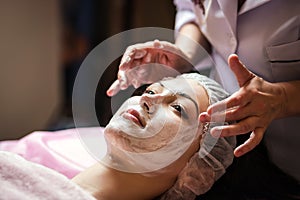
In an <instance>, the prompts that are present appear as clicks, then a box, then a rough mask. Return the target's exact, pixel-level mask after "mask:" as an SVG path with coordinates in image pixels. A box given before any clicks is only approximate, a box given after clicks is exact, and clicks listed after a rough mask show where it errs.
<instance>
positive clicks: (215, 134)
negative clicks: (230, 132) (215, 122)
mask: <svg viewBox="0 0 300 200" xmlns="http://www.w3.org/2000/svg"><path fill="white" fill-rule="evenodd" d="M221 132H222V127H214V128H212V129H211V131H210V134H211V135H212V136H213V137H220V135H221Z"/></svg>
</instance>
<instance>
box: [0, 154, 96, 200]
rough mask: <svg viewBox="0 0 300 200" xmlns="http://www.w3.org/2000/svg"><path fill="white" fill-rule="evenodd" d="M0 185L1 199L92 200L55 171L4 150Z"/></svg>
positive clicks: (1, 155)
mask: <svg viewBox="0 0 300 200" xmlns="http://www.w3.org/2000/svg"><path fill="white" fill-rule="evenodd" d="M0 185H1V197H0V198H1V199H3V200H5V199H7V200H10V199H22V200H32V199H70V200H95V198H94V197H92V196H91V195H90V194H89V193H87V192H86V191H84V190H83V189H81V188H80V187H79V186H78V185H76V184H75V183H73V182H72V181H70V180H69V179H67V178H66V177H65V176H63V175H61V174H59V173H57V172H56V171H54V170H51V169H49V168H46V167H44V166H42V165H39V164H36V163H32V162H28V161H26V160H25V159H23V158H21V157H20V156H18V155H16V154H13V153H10V152H4V151H0Z"/></svg>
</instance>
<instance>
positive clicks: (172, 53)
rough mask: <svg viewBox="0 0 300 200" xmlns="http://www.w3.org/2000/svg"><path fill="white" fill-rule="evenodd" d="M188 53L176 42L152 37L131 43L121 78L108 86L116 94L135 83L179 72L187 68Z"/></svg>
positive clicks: (120, 74) (137, 84)
mask: <svg viewBox="0 0 300 200" xmlns="http://www.w3.org/2000/svg"><path fill="white" fill-rule="evenodd" d="M187 60H188V58H187V56H186V55H185V54H184V53H183V52H182V51H181V50H180V49H179V48H178V47H177V46H176V45H174V44H172V43H170V42H166V41H158V40H155V41H151V42H146V43H142V44H135V45H132V46H129V47H128V48H127V49H126V51H125V53H124V55H123V57H122V60H121V63H120V66H119V72H118V79H117V80H116V81H115V82H114V83H113V84H112V85H111V86H110V88H109V89H108V90H107V95H108V96H113V95H115V94H116V93H118V92H119V91H120V90H124V89H126V88H127V87H128V86H130V85H133V86H134V87H135V88H137V87H139V86H140V85H142V84H145V83H153V82H155V81H158V80H160V79H161V78H163V77H166V76H175V75H177V74H179V72H183V71H184V70H187V69H188V67H187V66H189V62H188V61H187Z"/></svg>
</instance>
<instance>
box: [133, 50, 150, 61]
mask: <svg viewBox="0 0 300 200" xmlns="http://www.w3.org/2000/svg"><path fill="white" fill-rule="evenodd" d="M146 54H147V50H146V49H136V50H135V52H134V54H133V55H132V56H131V57H132V58H133V59H141V58H143V57H144V56H145V55H146Z"/></svg>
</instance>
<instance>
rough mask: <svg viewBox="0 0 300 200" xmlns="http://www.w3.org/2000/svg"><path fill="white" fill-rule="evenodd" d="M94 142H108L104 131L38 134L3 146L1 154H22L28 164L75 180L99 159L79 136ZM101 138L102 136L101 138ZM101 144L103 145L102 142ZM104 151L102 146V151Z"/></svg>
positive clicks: (84, 130)
mask: <svg viewBox="0 0 300 200" xmlns="http://www.w3.org/2000/svg"><path fill="white" fill-rule="evenodd" d="M78 130H80V134H82V133H84V135H85V137H87V138H89V139H91V140H93V139H94V138H96V139H97V140H99V137H100V139H102V140H104V138H103V128H100V127H96V128H80V129H68V130H62V131H54V132H45V131H36V132H33V133H31V134H29V135H27V136H25V137H23V138H21V139H20V140H13V141H2V142H0V150H2V151H9V152H13V153H16V154H19V155H20V156H22V157H23V158H25V159H26V160H29V161H32V162H35V163H39V164H41V165H44V166H46V167H48V168H51V169H53V170H55V171H57V172H60V173H61V174H63V175H65V176H67V177H68V178H72V177H74V176H75V175H77V174H78V173H79V172H81V171H83V170H84V169H86V168H87V167H89V166H91V165H92V164H94V163H95V162H97V161H96V159H95V158H94V157H93V156H92V155H90V154H89V152H88V151H87V150H86V149H85V147H84V145H83V144H82V142H81V140H80V137H79V135H78ZM99 135H100V136H99ZM99 143H101V142H100V141H99ZM101 148H102V147H101V146H100V145H99V151H101V150H102V149H101Z"/></svg>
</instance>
